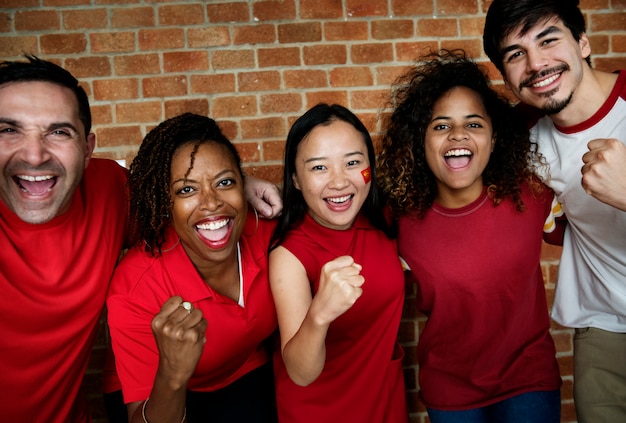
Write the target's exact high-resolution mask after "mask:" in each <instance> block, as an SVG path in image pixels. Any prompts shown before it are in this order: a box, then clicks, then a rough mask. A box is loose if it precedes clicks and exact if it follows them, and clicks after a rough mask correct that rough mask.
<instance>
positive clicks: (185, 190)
mask: <svg viewBox="0 0 626 423" xmlns="http://www.w3.org/2000/svg"><path fill="white" fill-rule="evenodd" d="M194 191H195V190H194V189H193V188H192V187H190V186H188V185H186V186H184V187H182V188H181V189H179V190H178V191H176V194H177V195H188V194H191V193H192V192H194Z"/></svg>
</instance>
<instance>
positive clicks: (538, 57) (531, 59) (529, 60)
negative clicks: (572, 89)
mask: <svg viewBox="0 0 626 423" xmlns="http://www.w3.org/2000/svg"><path fill="white" fill-rule="evenodd" d="M547 66H548V60H547V59H546V56H545V55H544V54H543V53H542V52H541V50H539V49H528V50H527V51H526V67H527V68H528V70H529V71H530V72H538V71H540V70H541V69H543V68H545V67H547Z"/></svg>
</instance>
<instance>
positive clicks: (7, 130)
mask: <svg viewBox="0 0 626 423" xmlns="http://www.w3.org/2000/svg"><path fill="white" fill-rule="evenodd" d="M15 132H17V131H16V130H15V129H14V128H11V127H6V128H0V133H3V134H11V133H15Z"/></svg>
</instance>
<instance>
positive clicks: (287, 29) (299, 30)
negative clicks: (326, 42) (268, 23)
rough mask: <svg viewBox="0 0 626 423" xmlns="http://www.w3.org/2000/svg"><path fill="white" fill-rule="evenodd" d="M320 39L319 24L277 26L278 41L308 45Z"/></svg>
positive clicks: (306, 23)
mask: <svg viewBox="0 0 626 423" xmlns="http://www.w3.org/2000/svg"><path fill="white" fill-rule="evenodd" d="M321 39H322V26H321V24H320V23H319V22H305V23H291V24H283V25H278V41H279V42H280V43H283V44H288V43H310V42H316V41H320V40H321Z"/></svg>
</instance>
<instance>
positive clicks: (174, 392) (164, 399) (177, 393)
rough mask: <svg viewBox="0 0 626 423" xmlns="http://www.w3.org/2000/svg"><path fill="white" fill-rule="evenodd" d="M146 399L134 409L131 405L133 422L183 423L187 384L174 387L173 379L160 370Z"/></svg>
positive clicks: (130, 413) (131, 420) (131, 419)
mask: <svg viewBox="0 0 626 423" xmlns="http://www.w3.org/2000/svg"><path fill="white" fill-rule="evenodd" d="M146 401H147V402H146ZM146 401H142V402H139V403H136V404H135V405H136V406H135V407H134V410H131V408H130V407H129V415H130V416H131V418H130V419H129V421H130V422H131V423H145V422H146V421H147V422H149V423H170V422H171V423H181V422H183V421H184V420H185V416H186V408H185V403H186V401H187V391H186V386H182V387H179V388H178V389H175V388H173V386H172V384H171V381H170V380H167V379H166V378H164V377H162V375H160V374H159V372H158V371H157V375H156V377H155V381H154V386H153V387H152V391H151V392H150V397H149V399H147V400H146Z"/></svg>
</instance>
